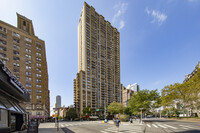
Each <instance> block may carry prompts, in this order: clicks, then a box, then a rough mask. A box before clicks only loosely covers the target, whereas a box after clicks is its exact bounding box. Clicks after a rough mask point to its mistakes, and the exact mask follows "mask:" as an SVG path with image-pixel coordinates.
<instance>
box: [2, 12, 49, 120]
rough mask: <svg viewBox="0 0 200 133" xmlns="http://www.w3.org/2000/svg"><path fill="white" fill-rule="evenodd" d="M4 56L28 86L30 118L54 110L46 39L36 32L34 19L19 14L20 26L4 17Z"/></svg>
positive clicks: (13, 70) (4, 61) (14, 72)
mask: <svg viewBox="0 0 200 133" xmlns="http://www.w3.org/2000/svg"><path fill="white" fill-rule="evenodd" d="M0 60H1V61H2V62H3V63H4V64H6V66H7V67H8V68H9V69H10V71H11V72H12V73H13V74H14V75H15V76H16V77H17V79H18V80H19V81H20V82H21V83H22V84H23V85H24V86H25V87H26V89H27V90H28V91H29V93H30V102H27V103H23V107H25V109H26V111H27V112H29V113H30V118H41V119H44V118H47V117H48V116H49V112H50V109H49V108H50V104H49V90H48V72H47V62H46V53H45V42H44V41H43V40H41V39H39V38H38V37H37V36H35V33H34V28H33V23H32V21H31V20H30V19H28V18H26V17H24V16H22V15H20V14H17V27H15V26H12V25H10V24H8V23H6V22H3V21H1V20H0Z"/></svg>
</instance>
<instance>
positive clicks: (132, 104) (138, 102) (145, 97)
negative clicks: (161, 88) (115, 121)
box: [128, 89, 161, 114]
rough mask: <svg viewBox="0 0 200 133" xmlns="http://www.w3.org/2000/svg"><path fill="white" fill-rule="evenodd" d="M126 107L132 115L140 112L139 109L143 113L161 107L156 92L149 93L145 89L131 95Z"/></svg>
mask: <svg viewBox="0 0 200 133" xmlns="http://www.w3.org/2000/svg"><path fill="white" fill-rule="evenodd" d="M128 106H129V108H130V109H131V112H132V113H133V114H137V113H138V112H139V111H141V108H142V110H143V111H147V110H154V109H155V108H159V107H160V106H161V98H160V95H159V93H158V92H157V90H151V91H149V90H147V89H145V90H141V91H138V92H137V93H136V94H134V95H132V97H131V98H130V99H129V101H128Z"/></svg>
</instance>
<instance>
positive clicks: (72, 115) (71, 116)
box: [66, 108, 77, 120]
mask: <svg viewBox="0 0 200 133" xmlns="http://www.w3.org/2000/svg"><path fill="white" fill-rule="evenodd" d="M75 118H77V114H76V111H75V109H74V108H69V110H68V111H67V112H66V119H68V120H70V119H72V120H74V119H75Z"/></svg>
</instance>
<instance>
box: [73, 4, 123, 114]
mask: <svg viewBox="0 0 200 133" xmlns="http://www.w3.org/2000/svg"><path fill="white" fill-rule="evenodd" d="M121 93H122V91H121V82H120V33H119V31H118V30H117V29H116V28H114V27H113V26H112V25H111V24H110V22H108V21H106V20H105V19H104V17H103V16H102V15H100V14H98V13H97V12H96V11H95V9H94V8H93V7H92V6H89V5H88V4H87V3H86V2H85V3H84V6H83V8H82V12H81V15H80V19H79V23H78V73H77V76H76V78H75V79H74V104H75V108H76V111H77V112H78V113H81V112H82V110H83V109H84V108H85V107H91V108H92V109H98V108H100V107H104V105H106V106H107V105H109V104H110V103H112V102H113V101H115V102H122V94H121Z"/></svg>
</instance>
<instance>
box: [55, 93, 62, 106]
mask: <svg viewBox="0 0 200 133" xmlns="http://www.w3.org/2000/svg"><path fill="white" fill-rule="evenodd" d="M60 107H61V96H60V95H58V96H56V108H60Z"/></svg>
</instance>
